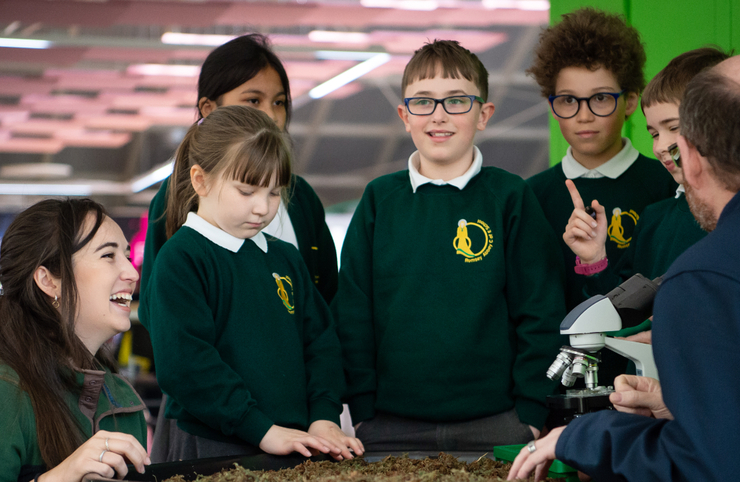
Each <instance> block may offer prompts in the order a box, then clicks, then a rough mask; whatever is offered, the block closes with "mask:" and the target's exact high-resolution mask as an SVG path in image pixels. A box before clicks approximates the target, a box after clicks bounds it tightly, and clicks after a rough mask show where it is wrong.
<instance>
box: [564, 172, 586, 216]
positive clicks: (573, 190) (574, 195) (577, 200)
mask: <svg viewBox="0 0 740 482" xmlns="http://www.w3.org/2000/svg"><path fill="white" fill-rule="evenodd" d="M565 187H567V188H568V192H569V193H570V198H571V199H572V200H573V207H574V208H576V209H584V208H585V206H584V205H583V199H581V193H579V192H578V188H577V187H576V185H575V183H574V182H573V181H571V180H570V179H566V181H565Z"/></svg>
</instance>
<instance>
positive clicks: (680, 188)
mask: <svg viewBox="0 0 740 482" xmlns="http://www.w3.org/2000/svg"><path fill="white" fill-rule="evenodd" d="M685 192H686V188H685V187H683V184H679V185H678V188H676V199H678V198H680V197H681V194H683V193H685Z"/></svg>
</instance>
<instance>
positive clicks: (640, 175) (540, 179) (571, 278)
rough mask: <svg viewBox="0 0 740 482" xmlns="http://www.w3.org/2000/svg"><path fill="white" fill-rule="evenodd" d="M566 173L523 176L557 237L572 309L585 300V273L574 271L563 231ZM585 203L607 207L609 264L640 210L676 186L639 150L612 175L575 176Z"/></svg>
mask: <svg viewBox="0 0 740 482" xmlns="http://www.w3.org/2000/svg"><path fill="white" fill-rule="evenodd" d="M565 180H566V177H565V174H564V173H563V168H562V166H561V165H560V164H557V165H555V166H553V167H551V168H550V169H548V170H546V171H543V172H541V173H539V174H537V175H535V176H533V177H531V178H529V179H528V180H527V183H528V184H529V185H530V187H531V188H532V190H533V191H534V193H535V195H536V196H537V199H538V200H539V202H540V205H541V206H542V210H543V211H544V212H545V217H546V218H547V220H548V221H549V223H550V226H551V227H552V230H553V231H554V232H555V234H556V236H557V238H558V244H559V246H560V249H561V251H562V256H563V260H564V262H565V275H566V281H565V283H566V284H565V295H566V307H567V309H568V310H572V309H573V308H575V307H576V305H578V304H579V303H580V302H582V301H584V300H585V299H586V296H585V294H584V284H585V276H582V275H579V274H576V273H575V271H574V270H573V268H574V267H575V265H576V255H575V254H573V252H572V251H571V250H570V248H569V247H568V245H567V244H565V241H563V233H564V232H565V226H566V225H567V224H568V219H569V218H570V215H571V214H572V213H573V201H572V200H571V197H570V194H569V192H568V188H567V187H565ZM573 182H574V183H575V185H576V187H577V188H578V191H579V192H580V194H581V197H582V198H583V202H584V204H585V205H587V206H588V205H590V204H591V201H592V200H594V199H596V200H598V201H599V203H600V204H601V205H602V206H604V207H605V208H606V216H607V219H608V220H609V228H608V232H607V241H606V255H607V258H608V259H609V264H610V265H614V264H617V263H619V260H620V258H621V257H622V256H623V255H624V253H625V252H626V251H627V248H629V246H630V244H631V243H632V241H633V235H634V232H635V227H636V225H637V224H638V220H639V218H640V216H641V215H642V212H643V210H644V209H645V208H646V207H647V206H648V205H650V204H653V203H655V202H658V201H661V200H663V199H666V198H670V197H672V196H673V195H674V194H675V192H676V187H678V185H677V184H676V182H675V181H674V180H673V178H672V177H671V175H670V174H669V173H668V171H666V169H665V168H664V167H663V166H662V165H661V164H660V163H659V162H658V161H656V160H654V159H650V158H648V157H645V156H643V155H642V154H640V155H639V156H638V158H637V160H635V162H634V163H633V164H632V165H631V166H630V167H629V168H628V169H627V170H626V171H625V172H624V173H622V175H621V176H619V177H618V178H617V179H611V178H608V177H603V178H599V179H585V178H577V179H574V180H573Z"/></svg>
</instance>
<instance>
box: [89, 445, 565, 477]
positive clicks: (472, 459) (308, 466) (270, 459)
mask: <svg viewBox="0 0 740 482" xmlns="http://www.w3.org/2000/svg"><path fill="white" fill-rule="evenodd" d="M492 459H493V454H492V453H490V452H489V453H474V452H447V453H440V452H403V453H401V452H385V453H379V452H373V453H366V454H365V456H363V457H360V458H358V459H355V460H346V461H343V462H340V463H335V461H334V460H333V459H332V458H330V457H328V456H325V455H320V456H317V457H311V458H310V459H307V458H305V457H303V456H301V455H298V454H292V455H288V456H275V455H267V454H262V455H252V456H243V457H219V458H213V459H200V460H191V461H182V462H170V463H165V464H155V465H151V466H149V467H147V471H146V473H144V474H139V473H136V472H135V471H133V469H131V468H130V469H129V474H128V475H127V476H126V479H125V480H127V481H140V482H162V481H164V480H166V479H169V478H174V479H173V482H186V481H193V480H196V479H197V480H202V482H207V481H237V480H238V481H255V480H262V481H263V482H306V481H321V480H324V479H326V480H329V481H332V482H355V481H364V482H431V481H433V480H438V481H439V482H486V481H491V482H492V481H501V480H503V479H505V478H506V474H507V473H508V464H505V463H503V462H499V461H494V460H492ZM305 462H308V463H305ZM235 464H238V465H239V466H241V467H243V469H242V468H235ZM282 469H287V470H282ZM222 471H223V473H221V472H222ZM254 471H274V472H266V473H260V474H255V473H254ZM199 475H200V476H201V477H198V476H199ZM177 476H180V477H177ZM547 480H554V479H547ZM557 480H562V479H557ZM85 482H113V481H112V479H105V478H99V477H97V478H95V477H86V478H85Z"/></svg>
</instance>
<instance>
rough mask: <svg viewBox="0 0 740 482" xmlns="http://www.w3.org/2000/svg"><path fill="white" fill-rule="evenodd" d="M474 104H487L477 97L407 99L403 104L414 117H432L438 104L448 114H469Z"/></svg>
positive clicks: (456, 96)
mask: <svg viewBox="0 0 740 482" xmlns="http://www.w3.org/2000/svg"><path fill="white" fill-rule="evenodd" d="M473 102H480V103H481V104H485V102H486V101H485V100H483V99H481V98H480V97H478V96H477V95H452V96H450V97H445V98H444V99H433V98H431V97H406V98H405V99H403V103H404V104H406V109H408V111H409V114H412V115H432V114H433V113H434V109H436V108H437V104H442V108H444V110H445V112H447V113H448V114H453V115H454V114H467V113H468V112H470V109H472V108H473Z"/></svg>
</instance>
